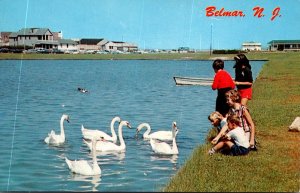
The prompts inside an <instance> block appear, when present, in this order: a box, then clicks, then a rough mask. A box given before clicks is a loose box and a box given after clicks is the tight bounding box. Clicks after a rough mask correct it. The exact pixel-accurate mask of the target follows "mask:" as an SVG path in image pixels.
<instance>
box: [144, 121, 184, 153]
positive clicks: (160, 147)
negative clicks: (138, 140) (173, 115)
mask: <svg viewBox="0 0 300 193" xmlns="http://www.w3.org/2000/svg"><path fill="white" fill-rule="evenodd" d="M176 131H177V126H176V122H175V124H173V128H172V137H173V145H172V147H171V146H170V145H169V144H168V143H166V142H159V141H156V140H155V139H152V138H150V144H151V147H152V150H153V151H154V152H155V153H159V154H167V155H172V154H173V155H174V154H178V153H179V152H178V148H177V144H176V136H175V133H176Z"/></svg>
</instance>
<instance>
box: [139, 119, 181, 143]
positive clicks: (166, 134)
mask: <svg viewBox="0 0 300 193" xmlns="http://www.w3.org/2000/svg"><path fill="white" fill-rule="evenodd" d="M174 124H175V125H176V122H173V123H172V125H174ZM144 127H146V128H147V130H146V131H145V133H144V134H143V137H144V139H158V140H161V141H172V140H173V137H172V131H156V132H153V133H151V134H150V132H151V127H150V125H149V124H148V123H141V124H140V125H139V126H138V127H137V129H136V135H138V133H139V132H140V131H141V130H142V129H143V128H144ZM177 133H178V129H177V131H176V132H175V137H176V135H177Z"/></svg>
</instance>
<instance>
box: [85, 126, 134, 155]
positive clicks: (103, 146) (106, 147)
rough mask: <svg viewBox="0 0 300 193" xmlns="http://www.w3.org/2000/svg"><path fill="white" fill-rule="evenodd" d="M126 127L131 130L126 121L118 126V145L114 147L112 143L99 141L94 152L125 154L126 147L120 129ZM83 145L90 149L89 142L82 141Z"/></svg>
mask: <svg viewBox="0 0 300 193" xmlns="http://www.w3.org/2000/svg"><path fill="white" fill-rule="evenodd" d="M125 125H126V126H127V127H128V128H131V125H130V123H129V122H128V121H121V123H120V124H119V128H118V135H119V140H120V145H116V144H114V143H113V142H110V141H103V140H102V141H100V142H98V143H97V145H96V150H97V151H105V152H107V151H110V152H125V149H126V145H125V142H124V139H123V134H122V127H123V126H125ZM83 141H84V143H85V144H87V146H88V147H89V148H90V150H91V148H92V144H91V142H87V141H86V140H83Z"/></svg>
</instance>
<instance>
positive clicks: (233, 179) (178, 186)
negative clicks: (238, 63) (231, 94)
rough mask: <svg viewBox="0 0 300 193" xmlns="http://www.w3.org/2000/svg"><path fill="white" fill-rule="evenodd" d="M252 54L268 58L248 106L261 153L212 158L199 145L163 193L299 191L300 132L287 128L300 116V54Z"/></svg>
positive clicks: (205, 146) (208, 146) (250, 55)
mask: <svg viewBox="0 0 300 193" xmlns="http://www.w3.org/2000/svg"><path fill="white" fill-rule="evenodd" d="M247 56H249V58H250V59H268V60H269V61H268V62H267V63H266V64H265V65H264V66H263V69H262V71H261V73H260V75H259V77H258V78H257V80H256V81H255V84H254V89H253V99H252V100H251V101H250V102H249V108H250V113H251V115H252V118H253V119H254V122H255V124H256V130H257V138H258V142H259V144H258V148H259V150H258V151H257V152H251V153H250V154H249V155H247V156H242V157H231V156H224V155H221V154H215V155H213V156H209V155H207V151H208V150H209V148H211V147H212V146H211V145H210V144H209V143H207V144H204V145H202V146H199V147H197V148H195V150H194V152H193V154H192V155H191V156H190V158H189V159H188V160H187V161H186V164H185V165H184V166H183V167H182V168H181V169H180V170H179V172H178V173H177V174H176V176H174V177H173V178H172V179H171V180H170V182H169V183H168V185H167V186H166V188H165V189H164V190H163V191H185V192H186V191H197V192H203V191H204V192H213V191H217V192H220V191H225V192H236V191H238V192H241V191H242V192H244V191H247V192H273V191H275V192H299V190H300V161H299V160H300V133H299V132H289V131H288V126H289V125H290V124H291V123H292V122H293V120H294V119H295V117H297V116H300V87H299V85H300V84H299V83H300V55H299V53H274V54H257V53H256V54H254V55H252V54H247ZM208 124H209V123H208ZM179 148H180V147H179Z"/></svg>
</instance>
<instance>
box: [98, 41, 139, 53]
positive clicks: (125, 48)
mask: <svg viewBox="0 0 300 193" xmlns="http://www.w3.org/2000/svg"><path fill="white" fill-rule="evenodd" d="M101 50H107V51H110V52H115V51H122V52H133V51H137V50H138V47H137V45H135V44H133V43H128V42H119V41H108V42H106V43H104V44H102V45H101Z"/></svg>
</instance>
